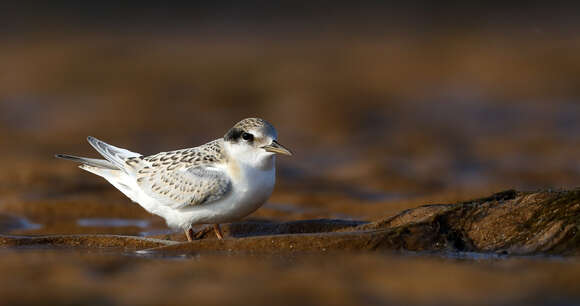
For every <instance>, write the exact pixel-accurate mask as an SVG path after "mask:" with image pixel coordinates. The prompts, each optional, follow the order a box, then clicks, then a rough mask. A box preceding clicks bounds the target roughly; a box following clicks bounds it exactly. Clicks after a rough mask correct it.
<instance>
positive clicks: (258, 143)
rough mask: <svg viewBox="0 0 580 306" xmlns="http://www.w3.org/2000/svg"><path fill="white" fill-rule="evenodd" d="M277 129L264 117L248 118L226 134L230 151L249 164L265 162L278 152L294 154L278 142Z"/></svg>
mask: <svg viewBox="0 0 580 306" xmlns="http://www.w3.org/2000/svg"><path fill="white" fill-rule="evenodd" d="M277 140H278V133H277V132H276V129H275V128H274V127H273V126H272V125H271V124H270V123H268V122H267V121H266V120H264V119H260V118H247V119H244V120H242V121H240V122H238V123H236V125H234V127H232V128H231V129H230V130H229V131H228V132H227V133H226V135H225V136H224V143H225V147H226V149H227V150H228V151H229V153H230V154H231V155H233V156H235V158H236V159H238V160H240V161H243V162H246V163H249V164H254V165H258V164H263V163H265V162H266V161H268V160H271V157H272V156H273V155H274V154H276V153H278V154H283V155H292V153H290V151H289V150H288V149H286V148H284V147H283V146H282V145H281V144H279V143H278V142H277Z"/></svg>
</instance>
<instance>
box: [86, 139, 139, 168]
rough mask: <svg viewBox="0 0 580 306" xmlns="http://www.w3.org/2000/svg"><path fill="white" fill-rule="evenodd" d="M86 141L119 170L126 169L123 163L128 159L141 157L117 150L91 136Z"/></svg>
mask: <svg viewBox="0 0 580 306" xmlns="http://www.w3.org/2000/svg"><path fill="white" fill-rule="evenodd" d="M87 140H88V142H89V143H90V144H91V146H93V148H95V149H96V150H97V151H98V152H99V153H100V154H101V155H103V157H104V158H105V159H107V160H108V161H109V162H111V163H112V164H113V165H115V166H116V167H117V168H119V169H121V170H124V169H126V166H127V165H126V163H125V161H126V160H127V159H128V158H131V157H139V156H141V154H139V153H135V152H131V151H129V150H125V149H121V148H117V147H115V146H112V145H110V144H108V143H106V142H104V141H101V140H98V139H96V138H95V137H92V136H89V137H87Z"/></svg>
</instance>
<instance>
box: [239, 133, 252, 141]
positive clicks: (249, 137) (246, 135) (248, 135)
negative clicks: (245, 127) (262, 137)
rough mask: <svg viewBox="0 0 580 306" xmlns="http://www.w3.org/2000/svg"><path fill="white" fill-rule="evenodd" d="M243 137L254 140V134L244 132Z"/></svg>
mask: <svg viewBox="0 0 580 306" xmlns="http://www.w3.org/2000/svg"><path fill="white" fill-rule="evenodd" d="M242 139H243V140H246V141H252V140H254V135H252V134H250V133H246V132H244V133H242Z"/></svg>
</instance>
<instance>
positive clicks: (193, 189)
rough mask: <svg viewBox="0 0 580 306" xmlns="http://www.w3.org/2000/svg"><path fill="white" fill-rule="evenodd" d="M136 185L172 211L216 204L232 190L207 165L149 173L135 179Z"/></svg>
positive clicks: (228, 184) (217, 171)
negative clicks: (172, 209)
mask: <svg viewBox="0 0 580 306" xmlns="http://www.w3.org/2000/svg"><path fill="white" fill-rule="evenodd" d="M169 169H171V170H169ZM137 184H138V185H139V186H140V187H141V189H142V190H143V191H144V192H145V194H147V195H148V196H150V197H152V198H154V199H155V200H157V201H159V203H161V204H163V205H167V206H169V207H171V208H175V209H181V208H187V207H189V206H195V205H202V204H207V203H211V202H215V201H218V200H220V199H221V198H222V197H224V196H225V195H226V194H227V193H228V192H229V190H230V188H231V182H230V180H229V178H228V177H227V175H226V174H225V173H224V172H222V171H220V170H218V169H215V168H212V167H209V166H206V165H198V166H193V167H182V168H180V167H176V168H171V167H170V168H167V167H159V168H158V169H151V171H147V172H142V173H141V174H140V175H139V176H138V179H137Z"/></svg>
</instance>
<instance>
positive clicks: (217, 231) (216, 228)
mask: <svg viewBox="0 0 580 306" xmlns="http://www.w3.org/2000/svg"><path fill="white" fill-rule="evenodd" d="M213 231H214V232H215V235H216V236H217V238H218V239H219V240H223V239H224V234H222V229H221V228H220V225H219V224H214V225H213Z"/></svg>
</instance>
